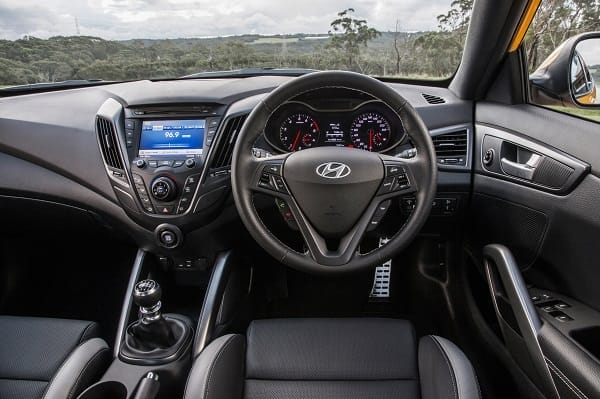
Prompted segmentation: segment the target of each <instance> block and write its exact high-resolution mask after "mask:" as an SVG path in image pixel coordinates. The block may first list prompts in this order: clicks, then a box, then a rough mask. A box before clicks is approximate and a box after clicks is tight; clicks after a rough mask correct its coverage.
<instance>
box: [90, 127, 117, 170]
mask: <svg viewBox="0 0 600 399" xmlns="http://www.w3.org/2000/svg"><path fill="white" fill-rule="evenodd" d="M96 133H97V134H98V142H99V143H100V150H101V151H102V158H104V163H106V165H107V166H108V167H109V168H112V169H117V170H120V171H122V170H123V161H122V160H121V157H120V156H119V147H118V145H117V137H116V131H115V126H114V125H113V123H112V122H111V121H110V120H108V119H106V118H103V117H100V116H98V117H96Z"/></svg>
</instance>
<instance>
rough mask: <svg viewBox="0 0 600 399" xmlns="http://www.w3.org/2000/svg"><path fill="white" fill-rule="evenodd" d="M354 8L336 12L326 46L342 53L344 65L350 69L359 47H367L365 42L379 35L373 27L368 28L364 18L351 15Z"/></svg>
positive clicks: (357, 56)
mask: <svg viewBox="0 0 600 399" xmlns="http://www.w3.org/2000/svg"><path fill="white" fill-rule="evenodd" d="M352 13H354V8H347V9H345V10H344V11H342V12H339V13H338V18H337V19H335V20H334V21H333V22H331V29H332V30H333V32H332V31H329V34H330V35H331V41H330V42H329V43H328V44H327V46H326V48H328V49H334V50H337V51H338V54H339V55H341V54H344V55H345V58H346V62H347V63H346V67H347V68H348V69H352V68H353V67H354V66H355V64H356V62H357V60H359V58H360V50H361V47H367V43H368V42H369V41H370V40H372V39H375V38H376V37H377V36H380V35H381V32H379V31H378V30H376V29H375V28H370V27H369V26H368V25H367V21H366V20H365V19H357V18H353V17H352Z"/></svg>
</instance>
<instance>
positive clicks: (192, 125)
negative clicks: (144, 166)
mask: <svg viewBox="0 0 600 399" xmlns="http://www.w3.org/2000/svg"><path fill="white" fill-rule="evenodd" d="M205 126H206V120H204V119H195V120H162V121H144V122H143V123H142V136H141V139H140V149H139V155H140V156H149V155H200V154H202V144H203V143H204V128H205Z"/></svg>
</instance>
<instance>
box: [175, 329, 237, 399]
mask: <svg viewBox="0 0 600 399" xmlns="http://www.w3.org/2000/svg"><path fill="white" fill-rule="evenodd" d="M245 351H246V338H245V337H244V336H243V335H235V334H230V335H224V336H222V337H219V338H217V339H215V340H214V341H213V342H211V343H210V345H208V346H207V347H206V348H205V349H204V350H203V351H202V352H201V353H200V355H198V357H197V358H196V359H195V360H194V364H193V366H192V370H191V371H190V374H189V376H188V381H187V385H186V387H185V394H184V398H185V399H232V398H241V397H242V392H243V387H244V356H245Z"/></svg>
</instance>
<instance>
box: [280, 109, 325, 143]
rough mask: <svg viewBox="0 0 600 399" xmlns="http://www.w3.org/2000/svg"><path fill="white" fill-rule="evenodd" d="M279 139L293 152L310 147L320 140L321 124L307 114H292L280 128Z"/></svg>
mask: <svg viewBox="0 0 600 399" xmlns="http://www.w3.org/2000/svg"><path fill="white" fill-rule="evenodd" d="M279 139H280V140H281V144H283V146H284V147H285V148H286V149H287V150H288V151H291V152H293V151H298V150H302V149H305V148H310V147H312V146H313V145H314V144H315V143H316V142H317V141H318V140H319V125H318V124H317V122H316V121H315V120H314V119H313V118H312V117H311V116H308V115H307V114H302V113H297V114H293V115H290V116H289V117H287V118H286V119H285V120H284V121H283V123H282V124H281V127H280V128H279Z"/></svg>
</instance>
